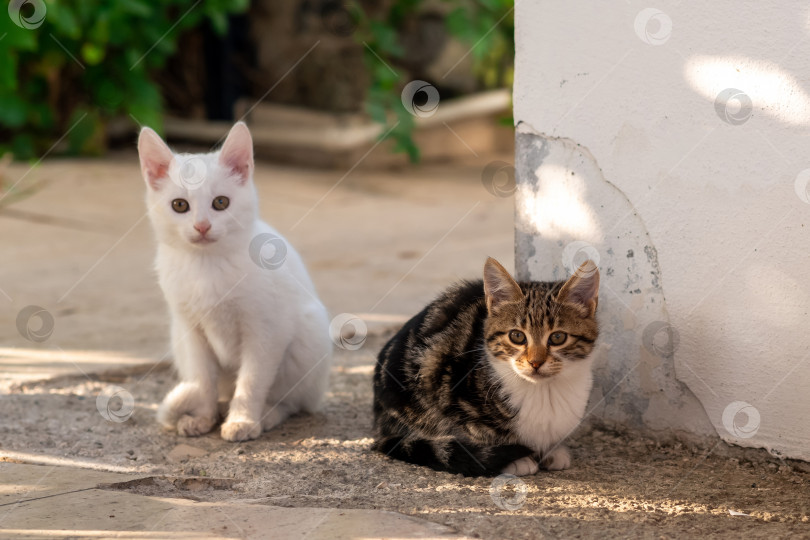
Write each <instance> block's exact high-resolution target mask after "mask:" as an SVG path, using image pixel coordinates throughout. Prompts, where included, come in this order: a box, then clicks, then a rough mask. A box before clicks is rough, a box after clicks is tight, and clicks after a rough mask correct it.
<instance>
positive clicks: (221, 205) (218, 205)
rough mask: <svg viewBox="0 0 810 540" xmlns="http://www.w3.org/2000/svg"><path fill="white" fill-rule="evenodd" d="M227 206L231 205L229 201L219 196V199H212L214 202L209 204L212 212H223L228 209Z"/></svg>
mask: <svg viewBox="0 0 810 540" xmlns="http://www.w3.org/2000/svg"><path fill="white" fill-rule="evenodd" d="M229 204H231V200H230V199H229V198H228V197H226V196H224V195H220V196H219V197H217V198H216V199H214V202H213V203H212V204H211V206H213V207H214V210H225V209H226V208H228V205H229Z"/></svg>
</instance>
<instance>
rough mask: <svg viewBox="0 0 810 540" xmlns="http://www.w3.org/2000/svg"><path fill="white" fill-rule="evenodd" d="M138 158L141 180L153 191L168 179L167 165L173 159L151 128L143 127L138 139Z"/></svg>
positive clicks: (169, 151) (167, 148)
mask: <svg viewBox="0 0 810 540" xmlns="http://www.w3.org/2000/svg"><path fill="white" fill-rule="evenodd" d="M138 157H140V159H141V173H143V179H144V180H145V181H146V183H147V184H148V185H149V187H151V188H152V189H154V190H157V189H159V188H160V186H161V184H162V182H163V181H164V180H165V179H166V178H168V177H169V164H170V163H171V162H172V159H174V155H173V154H172V151H171V150H170V149H169V147H168V146H166V143H165V142H163V139H161V138H160V135H158V134H157V133H155V131H154V130H152V129H151V128H148V127H145V128H143V129H142V130H141V134H140V136H139V137H138Z"/></svg>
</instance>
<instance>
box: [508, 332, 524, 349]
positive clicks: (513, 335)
mask: <svg viewBox="0 0 810 540" xmlns="http://www.w3.org/2000/svg"><path fill="white" fill-rule="evenodd" d="M509 339H510V340H511V341H512V343H514V344H515V345H523V344H524V343H526V334H524V333H523V332H521V331H520V330H512V331H511V332H509Z"/></svg>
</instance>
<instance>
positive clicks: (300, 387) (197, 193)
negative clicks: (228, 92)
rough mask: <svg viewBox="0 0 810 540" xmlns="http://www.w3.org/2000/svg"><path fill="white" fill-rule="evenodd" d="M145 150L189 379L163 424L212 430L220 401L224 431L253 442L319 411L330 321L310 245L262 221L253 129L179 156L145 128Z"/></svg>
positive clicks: (238, 129)
mask: <svg viewBox="0 0 810 540" xmlns="http://www.w3.org/2000/svg"><path fill="white" fill-rule="evenodd" d="M138 153H139V155H140V160H141V171H142V172H143V176H144V179H145V180H146V183H147V190H146V191H147V193H146V202H147V205H148V207H149V217H150V219H151V221H152V225H153V227H154V230H155V233H156V235H157V239H158V252H157V260H156V267H157V271H158V276H159V279H160V286H161V288H162V289H163V293H164V295H165V297H166V301H167V303H168V305H169V310H170V312H171V318H172V331H171V337H172V349H173V351H174V363H175V366H176V367H177V370H178V372H179V375H180V383H179V384H178V385H177V386H176V387H175V388H174V389H173V390H172V391H171V392H170V393H169V395H168V396H166V399H164V400H163V403H162V404H161V405H160V408H159V409H158V420H159V421H160V422H161V423H162V424H163V425H165V426H167V427H169V428H172V429H174V428H176V429H177V432H178V433H179V434H180V435H185V436H195V435H202V434H204V433H207V432H209V431H210V430H211V428H212V427H213V426H214V424H215V423H216V422H217V419H218V414H219V413H218V405H217V402H218V400H219V401H226V402H227V401H230V406H229V407H228V412H227V417H226V419H225V422H224V423H223V424H222V438H223V439H226V440H229V441H242V440H247V439H255V438H256V437H258V436H259V435H260V434H261V432H262V430H263V429H264V430H268V429H271V428H272V427H273V426H276V425H278V424H279V423H281V422H282V421H283V420H284V419H285V418H287V417H288V416H289V415H290V414H293V413H296V412H298V411H307V412H312V411H314V410H316V409H317V408H318V406H319V405H320V402H321V399H322V397H323V394H324V392H325V390H326V387H327V385H328V377H329V369H330V365H331V355H332V343H331V341H330V338H329V317H328V316H327V313H326V310H325V309H324V307H323V305H322V304H321V302H320V301H319V300H318V297H317V296H316V293H315V289H314V287H313V285H312V282H311V280H310V278H309V275H308V274H307V271H306V268H305V267H304V264H303V262H302V261H301V258H300V257H299V255H298V253H296V251H295V250H294V249H293V248H292V246H290V245H289V244H288V243H287V242H286V241H285V240H284V239H283V238H282V237H281V235H280V234H279V233H278V232H277V231H275V230H274V229H273V228H272V227H270V226H269V225H267V224H266V223H264V222H262V221H261V220H260V219H259V216H258V200H257V196H256V190H255V188H254V185H253V141H252V140H251V137H250V131H248V128H247V126H246V125H245V124H244V123H242V122H240V123H238V124H236V125H235V126H234V127H233V128H232V129H231V131H230V133H229V134H228V137H227V139H226V140H225V143H224V144H223V145H222V148H221V149H220V150H219V151H218V152H212V153H210V154H173V153H172V151H171V150H170V149H169V147H168V146H166V144H165V143H164V142H163V141H162V140H161V138H160V137H159V136H158V135H157V133H155V132H154V131H152V130H151V129H149V128H144V129H143V130H142V131H141V134H140V138H139V139H138Z"/></svg>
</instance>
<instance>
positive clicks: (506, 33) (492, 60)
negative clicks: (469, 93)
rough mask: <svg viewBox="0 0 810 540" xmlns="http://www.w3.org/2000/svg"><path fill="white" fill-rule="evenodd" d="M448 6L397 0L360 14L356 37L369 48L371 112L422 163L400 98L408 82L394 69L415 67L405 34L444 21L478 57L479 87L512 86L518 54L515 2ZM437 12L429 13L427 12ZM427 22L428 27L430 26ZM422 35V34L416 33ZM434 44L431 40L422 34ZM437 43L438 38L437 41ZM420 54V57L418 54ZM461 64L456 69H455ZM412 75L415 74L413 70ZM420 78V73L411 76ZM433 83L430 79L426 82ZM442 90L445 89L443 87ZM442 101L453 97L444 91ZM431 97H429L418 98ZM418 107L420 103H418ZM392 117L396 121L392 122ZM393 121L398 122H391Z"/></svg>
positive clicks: (470, 0)
mask: <svg viewBox="0 0 810 540" xmlns="http://www.w3.org/2000/svg"><path fill="white" fill-rule="evenodd" d="M442 2H443V4H444V5H439V4H437V3H436V2H429V1H426V0H397V1H395V2H393V3H391V4H390V5H389V6H388V7H387V9H385V10H381V12H379V11H378V12H377V13H375V14H374V15H372V16H369V14H368V13H367V12H363V11H360V12H359V13H360V17H359V23H360V24H359V30H358V32H357V39H359V40H360V41H361V42H363V44H364V45H366V49H365V61H366V66H367V69H368V72H369V74H370V85H369V88H368V94H367V96H366V100H365V102H366V111H367V112H368V114H369V115H370V116H371V118H372V119H374V120H375V121H377V122H380V123H382V124H385V125H387V126H388V125H390V127H389V128H388V129H390V130H391V131H390V134H389V136H391V137H392V138H393V139H394V141H395V146H394V151H395V152H405V153H407V154H408V156H409V157H410V159H411V161H418V160H419V148H417V147H416V145H415V144H414V142H413V138H412V133H413V129H414V117H413V115H411V114H410V113H409V112H408V111H407V110H406V109H405V107H404V106H403V104H402V101H401V99H400V91H401V89H402V86H403V85H404V84H405V83H407V79H406V80H405V81H403V80H402V78H401V76H400V74H399V73H397V72H395V71H392V70H391V68H390V67H389V65H391V66H395V67H401V68H405V69H408V68H409V67H411V66H409V64H411V65H412V64H414V62H413V60H414V58H413V56H414V51H413V50H408V49H409V47H408V46H407V42H406V44H403V39H402V33H403V30H404V29H406V28H408V27H409V26H413V25H414V21H418V20H419V19H420V18H422V19H423V27H424V28H427V32H430V28H431V27H430V25H429V21H430V20H431V19H434V20H435V18H436V16H437V15H444V16H443V17H441V19H440V21H439V24H440V25H442V26H443V27H444V31H445V32H446V33H447V35H449V36H452V37H454V38H456V39H458V40H459V41H461V42H462V43H464V44H465V45H466V46H467V47H469V49H468V50H467V53H468V54H470V55H471V56H472V58H473V74H474V76H475V78H476V79H477V82H478V83H479V84H478V85H477V89H492V88H503V87H505V86H511V85H512V78H513V57H514V51H515V25H514V18H513V16H512V13H513V9H514V0H442ZM426 7H428V8H430V7H432V8H433V9H428V10H426V9H425V8H426ZM426 22H427V24H425V23H426ZM434 33H435V32H434ZM417 35H418V34H417ZM421 37H422V38H423V39H424V40H427V41H430V40H431V36H424V35H423V36H421ZM432 39H433V40H434V41H435V40H436V38H435V37H433V38H432ZM417 55H418V54H417ZM455 67H456V66H454V65H453V66H451V67H450V70H452V69H453V68H455ZM410 71H414V70H413V69H411V70H410ZM412 74H413V75H417V76H418V75H419V74H418V73H412ZM427 82H431V81H427ZM440 90H441V89H440ZM440 94H441V95H442V96H441V97H442V98H446V97H453V96H452V93H451V94H450V95H447V92H441V91H440ZM420 97H421V98H422V99H423V100H426V99H427V95H423V96H420V95H419V94H417V95H416V96H415V99H416V100H419V99H420ZM417 104H419V103H418V102H417ZM392 113H393V119H392ZM392 120H393V123H392Z"/></svg>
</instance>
